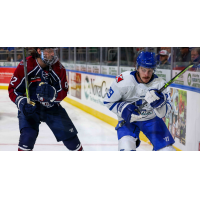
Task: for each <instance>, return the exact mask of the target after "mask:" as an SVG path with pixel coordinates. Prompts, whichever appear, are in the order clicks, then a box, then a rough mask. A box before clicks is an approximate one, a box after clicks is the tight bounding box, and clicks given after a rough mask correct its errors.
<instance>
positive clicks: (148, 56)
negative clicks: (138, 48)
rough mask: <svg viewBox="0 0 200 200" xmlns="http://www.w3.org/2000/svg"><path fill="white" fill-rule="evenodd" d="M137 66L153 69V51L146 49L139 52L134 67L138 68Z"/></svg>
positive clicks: (154, 60)
mask: <svg viewBox="0 0 200 200" xmlns="http://www.w3.org/2000/svg"><path fill="white" fill-rule="evenodd" d="M139 66H141V67H145V68H151V69H155V68H156V58H155V53H153V52H147V51H146V52H144V51H142V52H140V54H139V56H138V57H137V64H136V68H137V69H138V67H139Z"/></svg>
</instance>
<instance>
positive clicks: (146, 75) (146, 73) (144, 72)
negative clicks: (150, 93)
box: [138, 67, 153, 83]
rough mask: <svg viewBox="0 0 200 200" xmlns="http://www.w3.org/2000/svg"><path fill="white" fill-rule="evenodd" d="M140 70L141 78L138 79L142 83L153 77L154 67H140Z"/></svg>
mask: <svg viewBox="0 0 200 200" xmlns="http://www.w3.org/2000/svg"><path fill="white" fill-rule="evenodd" d="M138 72H139V75H140V78H141V80H142V81H141V80H140V79H139V78H138V81H139V82H140V83H142V82H143V83H148V82H149V81H150V80H151V77H152V75H153V69H149V68H145V67H139V68H138Z"/></svg>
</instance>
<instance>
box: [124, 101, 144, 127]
mask: <svg viewBox="0 0 200 200" xmlns="http://www.w3.org/2000/svg"><path fill="white" fill-rule="evenodd" d="M137 109H138V107H137V106H135V105H133V104H129V105H128V106H126V107H125V108H124V109H123V111H122V115H121V116H122V118H123V119H124V120H125V121H126V123H127V124H130V123H131V122H133V121H136V120H137V119H139V118H141V115H140V114H139V113H138V112H137V111H136V110H137Z"/></svg>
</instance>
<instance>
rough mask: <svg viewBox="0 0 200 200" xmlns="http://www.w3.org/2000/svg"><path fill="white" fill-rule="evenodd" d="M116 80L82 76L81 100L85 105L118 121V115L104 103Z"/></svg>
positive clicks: (88, 75) (87, 75)
mask: <svg viewBox="0 0 200 200" xmlns="http://www.w3.org/2000/svg"><path fill="white" fill-rule="evenodd" d="M114 80H115V79H113V78H108V77H102V76H95V75H90V74H82V95H81V98H82V102H83V103H84V104H85V105H87V106H89V107H91V108H93V109H95V110H97V111H99V112H101V113H104V114H106V115H109V116H111V117H113V118H115V119H117V117H116V115H115V114H113V113H112V112H111V111H110V110H109V109H108V108H107V107H106V106H104V103H103V101H104V97H105V96H106V95H107V91H108V90H109V89H110V85H111V84H112V82H113V81H114Z"/></svg>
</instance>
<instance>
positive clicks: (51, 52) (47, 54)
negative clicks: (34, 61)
mask: <svg viewBox="0 0 200 200" xmlns="http://www.w3.org/2000/svg"><path fill="white" fill-rule="evenodd" d="M41 59H42V61H43V62H44V63H45V64H47V65H53V64H54V63H56V62H57V61H58V48H50V49H44V50H41Z"/></svg>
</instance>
